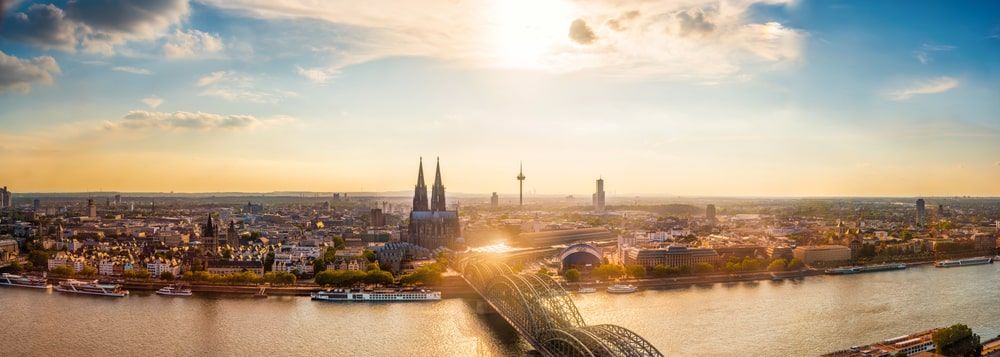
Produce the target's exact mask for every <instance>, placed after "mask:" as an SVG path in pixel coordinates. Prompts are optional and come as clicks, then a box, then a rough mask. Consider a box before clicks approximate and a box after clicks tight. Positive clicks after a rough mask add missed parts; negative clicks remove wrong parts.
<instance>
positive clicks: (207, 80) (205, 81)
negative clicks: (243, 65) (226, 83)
mask: <svg viewBox="0 0 1000 357" xmlns="http://www.w3.org/2000/svg"><path fill="white" fill-rule="evenodd" d="M225 75H226V72H225V71H218V72H212V73H211V74H209V75H207V76H204V77H201V78H199V79H198V83H197V85H198V86H199V87H204V86H207V85H209V84H212V83H215V82H217V81H219V80H220V79H222V77H224V76H225Z"/></svg>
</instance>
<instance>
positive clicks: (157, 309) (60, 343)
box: [0, 264, 1000, 356]
mask: <svg viewBox="0 0 1000 357" xmlns="http://www.w3.org/2000/svg"><path fill="white" fill-rule="evenodd" d="M998 289H1000V264H990V265H980V266H970V267H959V268H948V269H941V268H934V267H930V266H923V267H913V268H910V269H906V270H901V271H890V272H878V273H867V274H857V275H846V276H815V277H807V278H804V279H800V280H786V281H780V282H774V281H760V282H742V283H726V284H714V285H705V286H691V287H688V288H682V289H672V290H663V291H652V290H650V291H640V292H638V293H635V294H628V295H609V294H606V293H604V292H598V293H595V294H586V295H578V294H576V293H573V294H572V295H573V299H574V301H575V302H576V304H577V306H578V307H579V309H580V312H581V314H582V315H583V317H584V319H585V320H586V322H587V323H588V324H600V323H611V324H617V325H621V326H624V327H627V328H629V329H631V330H633V331H635V332H637V333H639V334H640V335H641V336H643V337H645V338H646V339H647V340H649V341H650V342H651V343H653V345H655V346H657V348H659V349H660V351H661V352H663V353H664V354H665V355H668V356H746V355H754V356H810V355H817V354H821V353H825V352H832V351H835V350H838V349H843V348H846V347H848V346H851V345H861V344H867V343H870V342H875V341H878V340H882V339H886V338H890V337H896V336H900V335H905V334H909V333H912V332H918V331H922V330H927V329H930V328H934V327H943V326H950V325H952V324H956V323H964V324H966V325H969V326H970V327H972V329H973V330H974V331H975V332H976V333H978V334H979V335H980V336H981V337H982V338H983V340H986V339H988V338H991V337H995V336H997V335H998V334H1000V290H998ZM0 308H2V314H3V323H2V324H0V336H2V340H3V344H2V345H3V346H2V347H0V348H2V350H3V354H4V355H16V356H21V355H44V356H52V355H72V356H79V355H153V356H179V355H202V356H204V355H207V356H213V355H227V356H228V355H239V356H248V355H280V356H286V355H317V356H320V355H323V356H331V355H332V356H490V355H523V354H524V353H525V352H526V351H527V350H529V349H530V347H529V346H528V345H527V344H526V343H525V342H523V340H521V339H520V338H519V337H518V336H517V334H516V332H514V331H513V329H512V328H511V327H509V326H507V325H506V323H505V322H503V321H502V320H500V319H499V318H498V317H496V316H495V315H492V316H491V315H477V314H476V304H475V301H473V300H465V299H444V300H441V301H439V302H429V303H425V302H419V303H329V302H316V301H311V300H309V299H308V298H306V297H269V298H267V299H255V298H250V297H238V296H194V297H188V298H182V297H163V296H158V295H154V294H151V293H142V292H139V293H135V292H134V293H133V294H132V295H131V296H128V297H125V298H109V297H96V296H76V295H67V294H64V293H58V292H51V291H50V292H43V291H35V290H32V289H20V288H0Z"/></svg>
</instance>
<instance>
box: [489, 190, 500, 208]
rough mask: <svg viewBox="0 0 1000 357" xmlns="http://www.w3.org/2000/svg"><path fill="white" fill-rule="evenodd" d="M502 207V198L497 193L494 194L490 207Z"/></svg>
mask: <svg viewBox="0 0 1000 357" xmlns="http://www.w3.org/2000/svg"><path fill="white" fill-rule="evenodd" d="M499 206H500V196H497V193H496V192H493V196H490V207H493V208H497V207H499Z"/></svg>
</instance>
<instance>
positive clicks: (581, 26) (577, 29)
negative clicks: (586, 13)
mask: <svg viewBox="0 0 1000 357" xmlns="http://www.w3.org/2000/svg"><path fill="white" fill-rule="evenodd" d="M569 38H570V39H571V40H573V42H576V43H579V44H581V45H589V44H592V43H594V41H597V35H595V34H594V30H593V29H591V28H590V26H587V22H586V21H583V19H576V20H573V23H572V24H570V25H569Z"/></svg>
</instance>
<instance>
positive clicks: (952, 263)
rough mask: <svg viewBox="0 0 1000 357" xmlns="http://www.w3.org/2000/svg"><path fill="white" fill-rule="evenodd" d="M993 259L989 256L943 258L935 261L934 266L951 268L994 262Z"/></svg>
mask: <svg viewBox="0 0 1000 357" xmlns="http://www.w3.org/2000/svg"><path fill="white" fill-rule="evenodd" d="M992 262H993V259H992V258H989V257H979V258H968V259H958V260H942V261H940V262H937V263H934V266H936V267H938V268H951V267H964V266H966V265H981V264H989V263H992Z"/></svg>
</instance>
